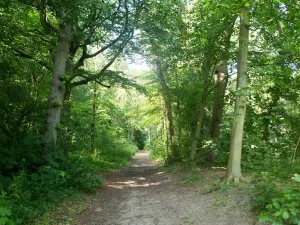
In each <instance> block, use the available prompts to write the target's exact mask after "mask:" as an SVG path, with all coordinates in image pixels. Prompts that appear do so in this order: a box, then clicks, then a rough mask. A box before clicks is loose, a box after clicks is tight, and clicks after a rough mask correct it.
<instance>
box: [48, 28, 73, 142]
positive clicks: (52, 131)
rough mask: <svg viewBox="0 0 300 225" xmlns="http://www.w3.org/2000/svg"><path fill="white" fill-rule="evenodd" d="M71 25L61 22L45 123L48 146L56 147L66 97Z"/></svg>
mask: <svg viewBox="0 0 300 225" xmlns="http://www.w3.org/2000/svg"><path fill="white" fill-rule="evenodd" d="M70 42H71V26H70V25H69V24H68V23H61V24H60V35H59V39H58V43H57V47H56V53H55V59H54V67H53V74H52V83H51V89H50V94H49V98H48V109H47V117H46V124H45V133H44V142H45V143H46V145H47V146H48V147H50V146H51V147H55V145H56V140H57V128H58V125H59V123H60V116H61V111H62V104H63V100H64V99H63V98H64V93H65V89H64V85H63V84H62V75H64V73H65V72H66V64H67V60H68V55H69V51H70Z"/></svg>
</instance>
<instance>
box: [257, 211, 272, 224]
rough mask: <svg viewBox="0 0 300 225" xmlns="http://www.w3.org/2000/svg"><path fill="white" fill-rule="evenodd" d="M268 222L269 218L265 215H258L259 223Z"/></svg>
mask: <svg viewBox="0 0 300 225" xmlns="http://www.w3.org/2000/svg"><path fill="white" fill-rule="evenodd" d="M268 221H270V218H269V216H268V215H267V214H265V213H261V214H260V215H259V222H268Z"/></svg>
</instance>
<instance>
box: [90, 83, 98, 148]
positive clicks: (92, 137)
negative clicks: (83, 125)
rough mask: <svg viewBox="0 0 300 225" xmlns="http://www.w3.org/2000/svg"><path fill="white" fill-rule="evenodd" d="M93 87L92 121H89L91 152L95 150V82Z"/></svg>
mask: <svg viewBox="0 0 300 225" xmlns="http://www.w3.org/2000/svg"><path fill="white" fill-rule="evenodd" d="M94 85H95V86H94V89H93V111H92V122H91V152H92V153H94V152H95V135H96V130H95V124H96V106H97V85H96V82H95V84H94Z"/></svg>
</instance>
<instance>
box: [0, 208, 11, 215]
mask: <svg viewBox="0 0 300 225" xmlns="http://www.w3.org/2000/svg"><path fill="white" fill-rule="evenodd" d="M10 215H11V212H10V210H9V209H7V208H4V207H2V206H0V216H10Z"/></svg>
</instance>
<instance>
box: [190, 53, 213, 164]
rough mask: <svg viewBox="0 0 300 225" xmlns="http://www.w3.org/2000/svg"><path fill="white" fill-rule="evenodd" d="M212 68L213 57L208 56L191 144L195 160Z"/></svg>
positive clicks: (204, 67) (203, 70)
mask: <svg viewBox="0 0 300 225" xmlns="http://www.w3.org/2000/svg"><path fill="white" fill-rule="evenodd" d="M211 68H212V60H211V57H209V56H208V57H207V58H206V59H205V61H204V62H203V65H202V69H201V70H202V73H203V86H202V89H201V99H200V101H201V102H200V104H199V105H198V107H199V108H198V111H197V113H196V128H195V132H194V134H193V139H192V144H191V152H190V158H191V160H192V161H193V160H195V157H196V153H197V146H198V141H199V138H200V136H201V130H202V124H203V118H204V108H205V105H206V97H207V90H208V87H209V83H210V82H209V77H210V73H211Z"/></svg>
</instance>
